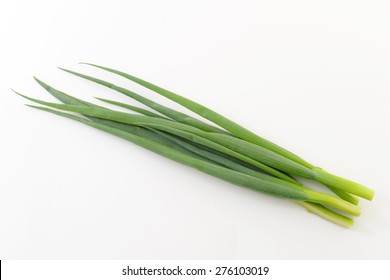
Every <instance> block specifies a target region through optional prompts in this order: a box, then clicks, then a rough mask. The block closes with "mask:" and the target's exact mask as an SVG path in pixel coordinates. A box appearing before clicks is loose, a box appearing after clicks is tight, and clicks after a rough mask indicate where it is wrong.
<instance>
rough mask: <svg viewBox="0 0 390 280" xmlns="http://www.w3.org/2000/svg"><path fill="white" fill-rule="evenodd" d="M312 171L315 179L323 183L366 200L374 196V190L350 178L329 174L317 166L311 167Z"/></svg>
mask: <svg viewBox="0 0 390 280" xmlns="http://www.w3.org/2000/svg"><path fill="white" fill-rule="evenodd" d="M313 173H314V177H315V179H316V180H317V181H319V182H321V183H323V184H325V185H328V186H331V187H334V188H337V189H340V190H343V191H346V192H348V193H351V194H354V195H357V196H360V197H362V198H365V199H367V200H372V199H373V197H374V193H375V192H374V190H372V189H369V188H367V187H365V186H363V185H360V184H358V183H355V182H352V181H350V180H347V179H344V178H341V177H339V176H336V175H333V174H330V173H328V172H326V171H325V170H322V169H320V168H318V167H316V168H314V169H313Z"/></svg>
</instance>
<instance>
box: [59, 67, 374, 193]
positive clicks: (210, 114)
mask: <svg viewBox="0 0 390 280" xmlns="http://www.w3.org/2000/svg"><path fill="white" fill-rule="evenodd" d="M83 64H87V65H90V66H94V67H97V68H101V69H103V70H106V71H109V72H112V73H115V74H118V75H120V76H122V77H125V78H127V79H129V80H131V81H133V82H135V83H137V84H139V85H141V86H144V87H146V88H148V89H150V90H152V91H154V92H156V93H158V94H160V95H162V96H164V97H166V98H168V99H170V100H172V101H174V102H176V103H178V104H180V105H182V106H184V107H186V108H187V109H189V110H191V111H193V112H194V113H196V114H198V115H200V116H202V117H204V118H205V119H208V120H209V121H212V122H213V123H215V124H217V125H219V126H221V127H222V128H224V129H226V130H227V131H229V132H231V133H232V134H233V135H236V136H238V137H240V138H241V139H244V140H246V141H248V142H251V143H254V144H256V145H258V146H260V147H263V148H266V149H268V150H270V151H273V152H274V153H277V154H279V155H281V156H283V157H285V158H287V159H290V160H292V161H294V162H296V163H299V164H300V165H301V166H302V168H301V169H300V170H297V169H295V171H296V172H299V174H298V175H300V176H302V175H305V176H306V177H305V176H304V177H305V178H312V179H315V180H317V181H319V182H321V183H324V184H325V185H328V186H330V187H332V188H336V189H340V190H343V191H346V192H350V193H352V194H356V195H358V196H360V197H363V198H365V199H368V200H372V199H373V196H374V191H373V190H372V189H369V188H367V187H364V186H363V185H360V184H358V183H355V182H352V181H350V180H347V179H344V178H341V177H338V176H335V175H333V174H330V173H328V172H326V171H325V170H323V169H321V168H318V167H315V166H314V165H312V164H310V163H308V162H306V161H305V160H303V159H302V158H300V157H298V156H297V155H295V154H293V153H291V152H289V151H287V150H285V149H283V148H282V147H280V146H278V145H276V144H274V143H272V142H270V141H268V140H266V139H264V138H262V137H260V136H258V135H256V134H255V133H253V132H251V131H249V130H248V129H246V128H244V127H242V126H240V125H239V124H237V123H235V122H233V121H231V120H229V119H227V118H226V117H224V116H222V115H220V114H218V113H217V112H215V111H213V110H211V109H209V108H207V107H205V106H203V105H201V104H199V103H196V102H194V101H192V100H190V99H187V98H185V97H183V96H180V95H178V94H175V93H173V92H171V91H168V90H166V89H164V88H161V87H159V86H157V85H154V84H152V83H149V82H147V81H145V80H142V79H140V78H137V77H135V76H132V75H129V74H127V73H124V72H121V71H118V70H115V69H112V68H108V67H103V66H99V65H95V64H90V63H83ZM66 71H68V70H66ZM68 72H70V73H72V71H68ZM72 74H75V75H79V74H78V73H74V72H73V73H72ZM303 167H306V168H307V169H310V170H311V172H308V170H305V169H304V168H303ZM285 171H286V170H285ZM287 172H289V171H287ZM302 172H303V173H302Z"/></svg>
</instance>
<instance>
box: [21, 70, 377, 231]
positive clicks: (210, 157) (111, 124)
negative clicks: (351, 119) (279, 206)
mask: <svg viewBox="0 0 390 280" xmlns="http://www.w3.org/2000/svg"><path fill="white" fill-rule="evenodd" d="M86 64H87V63H86ZM87 65H90V66H93V67H97V68H100V69H102V70H105V71H108V72H111V73H114V74H117V75H119V76H122V77H124V78H126V79H128V80H130V81H132V82H135V83H137V84H139V85H141V86H144V87H146V88H148V89H150V90H152V91H154V92H156V93H158V94H160V95H162V96H164V97H166V98H168V99H170V100H172V101H174V102H176V103H178V104H180V105H182V106H183V107H185V108H187V109H189V110H191V111H192V112H194V113H196V114H197V115H199V116H200V117H203V118H205V119H207V120H209V121H211V122H212V123H214V125H210V124H208V123H205V122H204V121H202V120H199V119H196V118H193V117H191V116H189V115H187V114H184V113H182V112H179V111H176V110H173V109H171V108H168V107H166V106H163V105H161V104H158V103H156V102H154V101H152V100H150V99H148V98H146V97H144V96H141V95H139V94H137V93H135V92H133V91H131V90H129V89H126V88H122V87H119V86H117V85H114V84H112V83H110V82H107V81H104V80H101V79H97V78H94V77H91V76H87V75H84V74H81V73H77V72H74V71H70V70H67V69H63V68H60V69H61V70H64V71H66V72H68V73H70V74H72V75H75V76H78V77H81V78H83V79H86V80H89V81H91V82H94V83H97V84H100V85H102V86H105V87H108V88H110V89H112V90H115V91H117V92H120V93H122V94H125V95H127V96H128V97H130V98H132V99H134V100H136V101H138V102H140V103H142V104H144V105H146V106H147V107H149V108H150V109H152V110H154V111H155V112H153V111H149V110H145V109H142V108H139V107H136V106H133V105H130V104H125V103H121V102H117V101H113V100H107V99H102V98H98V99H99V100H101V101H104V102H106V103H109V104H113V105H116V106H120V107H123V108H126V109H129V110H131V111H133V112H135V113H136V114H134V113H125V112H121V111H115V110H111V109H108V108H104V107H101V106H98V105H95V104H92V103H90V102H86V101H84V100H82V99H78V98H75V97H73V96H70V95H68V94H66V93H63V92H61V91H59V90H57V89H55V88H53V87H51V86H49V85H48V84H46V83H44V82H42V81H41V80H39V79H37V78H35V80H36V81H37V82H38V84H40V85H41V86H42V87H43V88H44V89H46V90H47V91H48V92H49V93H50V94H52V95H53V96H54V97H56V98H57V99H58V100H59V101H61V102H62V103H60V104H57V103H51V102H45V101H42V100H38V99H34V98H31V97H27V96H25V95H21V94H19V93H18V94H19V95H21V96H23V97H24V98H26V99H28V100H30V101H33V102H35V103H37V104H40V105H44V106H45V107H42V106H35V105H28V106H30V107H33V108H36V109H40V110H43V111H47V112H50V113H54V114H56V115H59V116H63V117H66V118H69V119H73V120H75V121H78V122H82V123H84V124H86V125H89V126H92V127H94V128H97V129H100V130H103V131H105V132H108V133H111V134H113V135H116V136H118V137H121V138H123V139H126V140H128V141H131V142H133V143H135V144H137V145H139V146H142V147H144V148H146V149H148V150H151V151H153V152H155V153H158V154H160V155H162V156H165V157H167V158H170V159H172V160H174V161H177V162H180V163H182V164H185V165H188V166H191V167H194V168H196V169H198V170H200V171H202V172H205V173H207V174H210V175H213V176H215V177H218V178H221V179H223V180H226V181H228V182H231V183H234V184H236V185H239V186H243V187H246V188H250V189H253V190H255V191H259V192H262V193H264V194H268V195H272V196H277V197H279V198H284V199H289V200H292V201H294V202H296V203H297V204H299V205H301V206H302V207H304V208H306V209H307V210H308V211H310V212H312V213H314V214H317V215H318V216H320V217H322V218H325V219H326V220H328V221H331V222H333V223H335V224H338V225H341V226H344V227H350V226H352V224H353V220H352V218H351V216H359V215H360V207H359V206H358V202H359V199H358V197H361V198H364V199H367V200H372V198H373V196H374V191H373V190H371V189H369V188H367V187H364V186H362V185H360V184H358V183H355V182H352V181H350V180H347V179H344V178H341V177H338V176H336V175H333V174H330V173H328V172H326V171H325V170H323V169H321V168H319V167H316V166H314V165H312V164H310V163H308V162H307V161H305V160H303V159H302V158H300V157H298V156H297V155H295V154H293V153H291V152H289V151H287V150H286V149H283V148H282V147H280V146H278V145H276V144H274V143H272V142H270V141H268V140H266V139H264V138H262V137H260V136H258V135H256V134H255V133H253V132H251V131H249V130H248V129H246V128H244V127H242V126H241V125H239V124H237V123H235V122H233V121H231V120H229V119H228V118H226V117H224V116H222V115H220V114H218V113H217V112H215V111H213V110H211V109H209V108H207V107H205V106H203V105H201V104H199V103H196V102H194V101H192V100H189V99H187V98H185V97H183V96H180V95H178V94H175V93H173V92H171V91H168V90H166V89H163V88H161V87H159V86H156V85H154V84H152V83H149V82H147V81H145V80H142V79H140V78H137V77H135V76H132V75H129V74H126V73H124V72H121V71H118V70H115V69H111V68H107V67H103V66H98V65H94V64H87ZM300 177H301V178H306V179H313V180H316V181H318V182H320V183H322V184H323V185H324V186H326V187H327V188H328V189H330V190H331V191H332V192H333V194H334V195H331V194H328V193H324V192H319V191H314V190H312V189H310V188H308V187H307V186H305V185H303V184H302V183H300V182H299V181H298V179H299V178H300Z"/></svg>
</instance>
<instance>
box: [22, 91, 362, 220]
mask: <svg viewBox="0 0 390 280" xmlns="http://www.w3.org/2000/svg"><path fill="white" fill-rule="evenodd" d="M17 94H19V93H17ZM19 95H21V94H19ZM21 96H22V97H24V98H26V99H28V100H31V101H33V102H36V103H39V104H42V105H46V106H49V107H52V108H57V109H60V110H65V111H71V112H76V113H81V114H84V115H87V116H92V117H97V118H101V119H107V120H110V121H117V122H122V123H129V124H134V121H131V119H132V118H134V119H143V118H146V119H152V120H158V121H161V122H164V121H165V120H161V119H158V118H151V117H147V116H140V115H138V116H137V115H131V114H127V113H122V112H117V111H113V110H109V109H104V108H100V107H90V106H79V105H65V104H56V103H50V102H45V101H41V100H38V99H34V98H31V97H27V96H24V95H21ZM79 121H81V120H79ZM82 122H83V123H85V124H88V125H90V126H93V127H95V128H98V129H101V130H104V131H107V132H109V133H112V134H114V135H116V136H119V137H122V138H125V139H127V140H129V141H132V142H135V143H136V144H139V145H141V146H143V147H146V148H149V149H151V150H152V151H154V152H157V153H159V154H161V155H164V156H166V157H168V158H170V159H173V160H175V161H178V162H180V163H183V164H186V165H190V166H192V167H195V168H197V169H199V170H201V171H203V172H205V173H208V174H210V175H214V176H216V177H218V178H221V179H225V180H226V181H229V182H232V183H236V184H237V185H240V186H246V187H249V188H254V189H257V190H259V191H261V192H264V193H266V194H270V195H274V196H278V197H281V198H290V199H294V200H302V201H310V202H316V203H321V204H325V205H329V206H331V207H334V208H337V209H339V210H341V211H344V212H346V213H348V214H351V215H354V216H359V215H360V208H359V207H358V206H356V205H354V204H352V203H349V202H347V201H345V200H342V199H340V198H337V197H334V196H332V195H329V194H325V193H320V192H316V191H313V190H310V189H306V188H305V187H303V186H302V185H298V184H293V183H290V182H287V181H284V180H279V179H277V180H279V181H278V182H277V183H276V182H275V179H276V178H273V177H270V176H267V178H266V179H260V178H255V177H252V176H249V175H247V174H243V173H240V172H237V171H233V170H230V169H226V168H224V169H226V170H229V172H227V171H226V174H225V175H224V171H223V169H221V168H223V167H220V166H216V165H215V166H211V165H210V163H208V162H204V164H200V162H198V161H197V159H195V158H193V159H192V161H191V160H190V159H189V158H188V156H187V155H185V154H184V153H180V152H177V151H175V150H174V149H171V148H168V147H165V146H162V145H160V146H161V147H160V146H158V145H159V144H158V143H155V142H152V141H150V140H148V139H144V138H142V137H139V136H136V135H134V134H130V133H127V132H126V131H123V130H119V129H116V128H113V127H110V126H105V125H102V124H99V123H95V122H92V121H88V120H83V121H82ZM167 122H168V123H170V125H183V124H177V123H174V122H171V121H167ZM220 135H221V134H220ZM139 139H143V141H144V142H143V144H140V140H139ZM141 142H142V141H141ZM157 144H158V145H157ZM156 145H157V146H156ZM217 167H218V168H217ZM231 172H234V173H231ZM264 176H266V175H264Z"/></svg>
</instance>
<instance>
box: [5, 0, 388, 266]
mask: <svg viewBox="0 0 390 280" xmlns="http://www.w3.org/2000/svg"><path fill="white" fill-rule="evenodd" d="M389 8H390V6H389V3H388V1H378V2H377V1H369V2H368V1H350V2H348V1H314V2H313V1H104V2H103V1H80V0H79V1H15V0H13V1H8V0H2V1H1V4H0V30H1V32H0V34H1V38H0V62H1V63H0V74H1V81H0V89H1V104H2V106H1V108H2V109H1V110H0V114H1V115H0V128H1V132H2V134H1V138H0V141H1V142H0V143H1V145H0V154H1V160H0V170H1V176H0V188H1V189H0V192H1V195H0V213H1V214H0V258H28V259H30V258H31V259H37V258H46V259H57V258H69V259H72V258H91V259H101V258H104V259H112V258H128V259H160V258H161V259H173V258H174V259H189V258H193V259H203V258H206V259H214V258H218V259H235V258H237V259H255V258H258V259H261V258H266V259H365V258H367V259H389V258H390V241H389V234H390V218H389V213H390V188H389V183H388V172H389V163H388V158H389V157H390V152H389V142H390V136H389V120H390V111H389V105H390V102H389V101H390V100H389V94H390V83H389V75H390V67H389V65H390V17H389ZM79 61H89V62H93V63H97V64H102V65H107V66H112V67H114V68H118V69H122V70H125V71H127V72H129V73H133V74H135V75H138V76H140V77H143V78H145V79H146V80H150V81H152V82H155V83H156V84H159V85H162V86H165V87H167V88H169V89H171V90H173V91H176V92H178V93H180V94H183V95H185V96H187V97H189V98H191V99H194V100H197V101H199V102H201V103H203V104H205V105H207V106H209V107H211V108H214V109H215V110H217V111H218V112H220V113H222V114H225V115H226V116H228V117H230V118H231V119H233V120H235V121H237V122H239V123H241V124H243V125H245V126H246V127H248V128H250V129H252V130H253V131H256V132H258V133H259V134H261V135H262V136H264V137H266V138H268V139H270V140H272V141H274V142H276V143H278V144H280V145H282V146H284V147H286V148H288V149H290V150H292V151H294V152H296V153H297V154H299V155H301V156H302V157H304V158H305V159H307V160H308V161H310V162H313V163H315V164H317V165H319V166H322V167H324V168H325V169H328V170H329V171H332V172H334V173H337V174H339V175H342V176H344V177H346V178H350V179H353V180H356V181H358V182H361V183H363V184H365V185H368V186H370V187H372V188H374V189H375V190H376V197H375V199H374V201H373V202H371V203H370V202H366V201H362V203H361V205H362V215H361V217H359V218H358V219H356V225H355V227H354V228H353V229H350V230H346V229H343V228H340V227H338V226H335V225H333V224H331V223H328V222H326V221H324V220H322V219H320V218H318V217H317V216H314V215H311V214H309V213H306V212H305V211H304V210H303V209H301V208H300V207H298V206H296V205H294V204H292V203H289V202H287V201H282V200H279V199H276V198H271V197H266V196H263V195H261V194H257V193H254V192H252V191H249V190H246V189H242V188H239V187H236V186H234V185H231V184H228V183H225V182H223V181H220V180H218V179H215V178H212V177H210V176H208V175H204V174H202V173H199V172H197V171H195V170H193V169H190V168H187V167H185V166H182V165H179V164H177V163H175V162H171V161H169V160H167V159H165V158H162V157H159V156H157V155H155V154H152V153H151V152H148V151H146V150H143V149H142V148H139V147H137V146H135V145H133V144H131V143H128V142H125V141H123V140H121V139H117V138H115V137H113V136H110V135H107V134H104V133H102V132H99V131H97V130H94V129H92V128H88V127H86V126H83V125H81V124H77V123H75V122H72V121H69V120H66V119H62V118H59V117H56V116H53V115H49V114H47V113H45V112H39V111H36V110H33V109H30V108H27V107H24V106H23V104H24V103H25V101H24V100H22V99H21V98H19V97H18V96H16V95H14V94H12V93H11V92H10V90H9V88H10V87H13V88H15V89H16V90H19V91H21V92H23V93H26V94H28V95H31V96H35V97H39V98H42V99H46V100H54V99H52V98H50V96H49V95H48V94H47V93H46V92H45V91H44V90H43V89H42V88H40V87H39V86H38V85H37V84H36V83H35V82H34V81H33V79H32V75H36V76H38V77H39V78H41V79H43V80H44V81H46V82H48V83H49V84H51V85H53V86H55V87H57V88H59V89H61V90H63V91H65V92H67V93H70V94H73V95H76V96H78V97H80V98H85V99H88V100H92V99H91V97H92V96H101V97H111V98H113V99H116V100H123V101H124V100H127V99H126V98H125V97H122V96H121V95H120V94H119V93H115V92H112V91H110V90H108V89H105V88H102V87H99V86H97V85H93V84H90V83H88V82H86V81H83V80H80V79H77V78H75V77H71V76H70V75H67V74H66V73H63V72H61V71H60V70H57V69H56V68H55V66H62V67H69V68H71V69H74V70H78V71H82V72H84V73H88V74H94V75H96V76H99V77H103V78H105V79H110V80H111V81H114V82H116V83H118V84H120V85H123V86H126V87H129V88H132V89H136V90H138V91H139V92H140V93H142V94H145V95H147V96H149V97H152V98H154V99H155V100H158V101H162V102H164V104H167V105H172V103H171V102H169V101H166V100H164V99H162V98H161V97H159V96H157V95H156V94H153V93H150V92H148V91H146V90H144V89H141V88H140V87H137V86H135V85H133V84H131V83H130V82H127V81H125V80H124V79H120V78H118V77H115V76H114V75H109V74H106V73H104V72H102V71H98V70H95V69H91V68H89V67H87V66H82V65H77V62H79ZM134 104H136V103H134ZM174 107H175V108H178V107H177V106H174Z"/></svg>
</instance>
